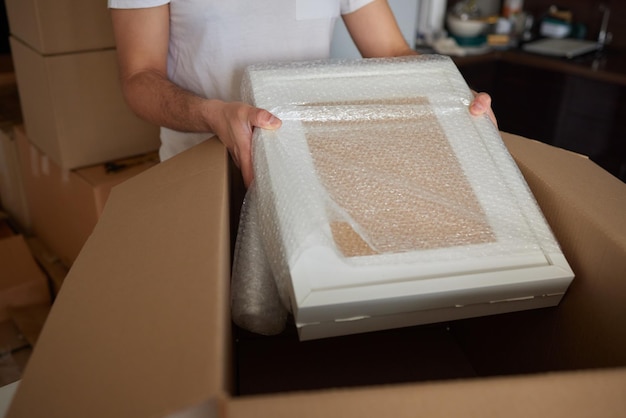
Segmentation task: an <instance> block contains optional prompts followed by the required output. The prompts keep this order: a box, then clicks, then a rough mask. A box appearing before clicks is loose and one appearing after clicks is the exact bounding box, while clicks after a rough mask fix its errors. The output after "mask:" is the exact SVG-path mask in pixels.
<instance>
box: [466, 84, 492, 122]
mask: <svg viewBox="0 0 626 418" xmlns="http://www.w3.org/2000/svg"><path fill="white" fill-rule="evenodd" d="M472 93H474V100H473V101H472V103H471V104H470V108H469V110H470V113H471V114H472V115H474V116H480V115H482V114H485V113H486V114H487V116H489V119H491V122H493V124H494V125H495V126H496V128H497V127H498V121H497V119H496V116H495V115H494V113H493V109H491V96H490V95H489V94H487V93H476V92H475V91H472Z"/></svg>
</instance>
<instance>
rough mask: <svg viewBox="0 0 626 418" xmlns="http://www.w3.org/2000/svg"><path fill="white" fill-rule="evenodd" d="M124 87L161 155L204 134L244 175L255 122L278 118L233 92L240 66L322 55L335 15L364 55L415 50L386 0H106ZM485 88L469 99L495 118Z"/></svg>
mask: <svg viewBox="0 0 626 418" xmlns="http://www.w3.org/2000/svg"><path fill="white" fill-rule="evenodd" d="M108 1H109V7H110V8H111V17H112V21H113V28H114V32H115V39H116V44H117V52H118V59H119V65H120V76H121V83H122V90H123V92H124V96H125V98H126V100H127V102H128V104H129V106H130V107H131V108H132V110H133V111H134V112H135V113H136V114H137V115H139V116H140V117H142V118H144V119H146V120H148V121H150V122H152V123H154V124H157V125H159V126H161V127H162V128H161V142H162V146H161V149H160V156H161V159H162V160H165V159H167V158H169V157H171V156H173V155H175V154H177V153H179V152H181V151H183V150H185V149H187V148H189V147H191V146H193V145H195V144H197V143H199V142H201V141H203V140H205V139H207V138H208V137H210V136H212V135H216V136H217V137H218V138H219V139H220V140H221V141H222V143H223V144H224V145H225V146H226V147H227V148H228V151H229V152H230V154H231V156H232V157H233V160H234V161H235V163H236V164H237V165H238V166H239V167H240V169H241V172H242V176H243V179H244V182H245V184H246V186H247V185H249V184H250V182H251V181H252V178H253V172H252V161H251V140H252V131H253V129H254V128H263V129H277V128H279V127H280V125H281V121H280V120H279V119H278V118H277V117H275V116H274V115H272V114H271V113H270V112H268V111H266V110H264V109H258V108H255V107H252V106H249V105H247V104H245V103H242V102H241V101H239V83H240V80H241V77H242V74H243V71H244V69H245V67H246V66H247V65H249V64H253V63H259V62H268V61H294V60H309V59H321V58H327V57H328V55H329V51H330V41H331V37H332V30H333V27H334V23H335V19H336V18H338V17H339V16H340V15H341V17H342V18H343V20H344V22H345V24H346V27H347V28H348V31H349V32H350V35H351V36H352V38H353V40H354V42H355V44H356V45H357V47H358V49H359V51H360V52H361V54H362V56H363V57H367V58H369V57H394V56H401V55H413V54H415V51H413V50H412V49H411V48H410V47H409V45H408V44H407V43H406V41H405V40H404V38H403V36H402V33H401V32H400V30H399V28H398V26H397V23H396V21H395V18H394V16H393V13H392V11H391V9H390V8H389V5H388V4H387V1H386V0H108ZM490 105H491V98H490V97H489V95H487V94H485V93H481V94H477V95H476V97H475V100H474V102H473V103H472V104H471V105H470V112H472V113H473V114H476V115H480V114H483V113H487V114H488V115H489V116H490V117H491V119H492V120H493V121H494V123H495V118H494V117H493V112H492V111H491V107H490Z"/></svg>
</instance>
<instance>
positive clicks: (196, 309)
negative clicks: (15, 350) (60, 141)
mask: <svg viewBox="0 0 626 418" xmlns="http://www.w3.org/2000/svg"><path fill="white" fill-rule="evenodd" d="M503 137H504V139H505V141H506V143H507V146H508V147H509V149H510V150H511V152H512V154H513V155H514V157H515V158H516V161H517V162H518V165H519V166H520V167H521V168H522V171H523V173H524V175H525V177H526V178H527V180H528V181H529V185H530V186H531V188H532V190H533V192H534V193H535V195H536V196H537V198H538V200H539V203H540V204H541V205H542V208H543V210H544V212H545V213H546V217H547V218H548V220H549V221H550V223H551V225H552V227H553V228H554V229H555V234H556V235H557V238H558V239H559V240H560V241H561V243H562V245H563V247H564V250H565V254H566V256H567V257H568V258H571V257H574V258H575V259H570V260H569V261H570V262H571V263H572V265H573V268H574V271H575V273H576V274H577V278H576V279H575V280H574V284H573V285H574V286H575V285H576V282H577V280H579V281H580V280H582V281H584V280H585V279H587V281H590V280H591V278H593V277H596V276H597V278H598V280H599V281H602V282H603V283H602V286H603V287H606V286H607V285H608V286H613V287H612V289H611V291H612V292H614V293H615V294H616V295H617V296H615V297H614V300H610V301H609V303H611V304H612V305H611V306H610V307H602V306H601V307H599V308H598V309H599V310H598V311H597V312H599V313H600V314H602V315H606V318H607V319H606V320H607V321H610V324H612V327H607V326H605V325H606V322H605V320H604V319H603V318H598V317H595V319H594V320H595V321H596V322H597V323H598V326H600V327H601V328H603V330H604V331H603V333H600V334H598V335H599V336H601V337H604V339H603V340H594V341H587V342H585V341H579V340H575V341H574V343H576V344H578V346H577V347H575V350H574V351H585V350H583V349H582V348H581V347H580V345H584V344H585V343H586V344H587V345H589V346H592V345H593V346H597V347H598V348H597V349H596V351H595V352H594V354H596V355H597V354H598V353H602V348H603V347H604V348H606V350H609V352H610V353H614V354H611V356H609V362H608V363H607V364H602V365H603V366H612V367H613V368H611V369H600V370H587V371H563V372H558V373H542V374H535V375H524V376H514V377H503V378H477V379H468V380H458V381H457V380H455V381H445V382H440V383H414V384H402V385H391V386H384V387H368V388H353V389H327V390H323V391H310V392H302V393H290V394H273V395H263V396H242V397H235V396H232V395H231V393H233V387H234V385H233V373H232V370H231V368H232V364H233V359H232V358H231V356H232V355H231V351H232V350H231V347H230V344H231V322H230V316H229V292H228V282H229V265H230V258H229V254H230V253H229V250H230V241H229V219H228V217H229V215H228V213H229V208H228V201H229V198H228V157H227V153H226V151H225V150H224V148H223V147H222V146H221V145H220V144H219V143H218V142H217V141H215V140H209V141H207V142H205V143H202V144H200V145H198V146H197V147H195V148H193V149H191V150H189V151H187V152H185V153H183V154H180V155H179V156H177V157H175V158H173V159H171V160H168V161H166V162H164V163H162V164H159V165H157V166H155V167H153V168H151V169H149V170H148V171H146V172H144V173H142V174H140V175H138V176H137V177H135V178H133V179H131V180H129V181H127V182H125V183H123V184H122V185H119V186H117V187H115V188H114V189H113V192H112V194H111V196H110V198H109V200H108V202H107V205H106V207H105V210H104V213H103V215H102V217H101V218H100V221H99V223H98V225H97V226H96V228H95V230H94V232H93V234H92V236H91V237H90V239H89V240H88V242H87V243H86V245H85V247H84V248H83V250H82V252H81V254H80V255H79V257H78V259H77V260H76V262H75V263H74V265H73V267H72V269H71V271H70V273H69V275H68V277H67V279H66V281H65V283H64V285H63V287H62V289H61V292H60V294H59V296H58V298H57V300H56V302H55V304H54V306H53V309H52V311H51V313H50V316H49V318H48V321H47V323H46V325H45V327H44V329H43V331H42V333H41V335H40V337H39V340H38V343H37V346H36V348H35V351H34V353H33V356H32V357H31V360H30V362H29V364H28V367H27V369H26V372H25V375H24V377H23V380H22V382H21V384H20V387H19V389H18V391H17V393H16V396H15V398H14V401H13V404H12V405H11V408H10V410H9V414H8V416H9V417H29V418H31V417H38V416H41V417H64V418H67V417H116V418H123V417H134V418H135V417H167V416H170V415H171V414H176V413H178V412H180V411H185V410H186V411H188V412H189V414H193V413H194V412H195V413H198V414H200V415H185V416H213V417H218V416H219V417H226V416H228V417H244V416H272V417H279V416H303V417H305V416H347V415H352V414H354V415H357V414H358V415H360V416H387V415H393V416H397V417H402V416H414V414H415V413H417V411H419V412H420V413H423V414H424V415H428V416H451V414H453V413H454V414H456V415H461V416H484V415H488V414H490V415H503V414H504V413H506V414H507V415H508V416H528V415H530V414H541V415H543V416H547V415H550V416H569V417H571V416H590V415H592V414H593V415H594V416H609V415H611V414H614V415H615V414H620V413H622V412H623V411H624V410H626V396H625V395H626V391H625V390H626V389H625V388H626V369H624V368H617V367H616V366H624V365H626V357H625V356H626V354H624V353H626V337H625V336H624V331H623V330H622V329H623V327H621V326H620V324H624V323H626V312H625V310H624V309H623V307H622V306H623V304H621V303H618V301H616V300H615V298H617V299H621V300H622V301H623V298H624V297H626V283H625V281H624V280H621V281H618V279H616V278H618V277H621V278H622V279H623V276H624V274H623V272H625V271H626V264H625V263H626V261H625V260H626V224H625V222H626V221H625V220H624V217H623V210H622V209H623V208H624V207H626V185H624V184H622V183H621V182H619V181H617V180H615V179H613V178H612V177H611V176H610V175H609V174H607V173H606V172H604V171H602V170H601V169H600V168H598V167H597V166H596V165H595V164H593V163H592V162H590V161H589V160H587V159H585V158H583V157H580V156H578V155H575V154H571V153H568V152H565V151H562V150H559V149H556V148H553V147H550V146H547V145H544V144H541V143H537V142H534V141H529V140H526V139H523V138H520V137H515V136H512V135H508V134H504V135H503ZM561 219H562V221H561ZM559 222H563V224H561V223H559ZM581 228H582V230H581ZM568 231H571V232H568ZM581 233H589V234H591V235H590V236H591V238H590V241H588V239H587V236H585V238H584V239H583V238H582V236H581V235H580V234H581ZM568 234H569V235H568ZM564 239H565V240H568V241H569V242H565V243H564V242H563V240H564ZM586 242H588V244H589V246H601V247H602V248H599V249H598V250H597V251H596V250H595V249H594V248H588V247H587V245H586ZM594 252H596V253H597V252H601V253H602V254H600V255H599V257H601V258H600V259H597V258H596V259H594V258H586V257H597V256H598V255H597V254H596V255H593V254H592V255H589V256H586V255H585V254H587V253H594ZM620 253H621V254H620ZM602 257H605V258H604V261H605V264H606V266H599V265H595V263H597V261H598V260H602ZM589 263H594V264H592V265H590V264H589ZM596 268H597V269H598V270H597V271H596V272H592V273H589V271H590V270H592V269H596ZM620 272H621V273H620ZM585 275H586V276H585ZM605 276H606V277H607V278H606V279H605ZM600 279H601V280H600ZM605 281H606V283H604V282H605ZM582 288H583V289H589V288H591V289H592V290H593V289H594V286H587V287H585V286H583V287H582ZM599 294H601V295H602V294H603V292H599ZM568 296H569V295H566V298H565V299H564V301H563V303H562V306H563V305H564V303H565V302H567V298H568ZM589 296H590V297H591V300H592V301H594V303H595V305H598V304H599V305H603V303H602V301H598V300H594V299H593V296H594V295H593V294H590V295H589ZM577 297H578V299H576V300H575V301H578V300H579V299H580V297H579V296H577ZM572 303H573V302H572ZM570 305H571V303H570ZM595 305H594V306H595ZM562 306H559V307H557V308H555V309H556V310H559V309H561V308H562ZM584 308H585V310H586V312H585V313H586V314H588V315H594V311H593V307H589V306H585V307H584ZM568 312H569V311H568ZM585 313H581V314H580V315H578V317H577V316H573V317H572V318H571V319H572V320H573V321H575V320H577V319H579V318H581V317H583V316H584V314H585ZM589 320H591V318H589ZM573 327H575V324H572V325H570V328H573ZM557 334H558V333H557ZM512 335H514V332H512ZM558 335H560V336H562V337H563V338H572V339H576V338H578V334H568V333H567V332H564V333H561V334H558ZM607 338H608V339H607ZM570 342H571V341H570ZM554 343H555V342H554V341H551V342H548V344H554ZM567 343H568V341H564V342H563V344H567ZM610 344H614V347H611V348H609V347H608V345H610ZM545 350H546V351H550V350H551V347H545ZM520 355H522V356H523V355H524V354H523V353H521V354H520ZM575 360H576V358H574V359H573V360H572V363H571V364H570V367H569V368H570V369H572V370H574V369H576V368H577V364H579V363H576V362H575ZM303 361H305V360H303ZM580 364H582V365H583V366H585V365H586V364H588V363H585V362H581V363H580ZM565 368H566V367H560V366H559V367H558V369H565ZM268 379H271V376H268ZM196 406H197V407H196ZM189 408H191V409H189ZM176 416H183V414H182V413H181V414H178V415H176Z"/></svg>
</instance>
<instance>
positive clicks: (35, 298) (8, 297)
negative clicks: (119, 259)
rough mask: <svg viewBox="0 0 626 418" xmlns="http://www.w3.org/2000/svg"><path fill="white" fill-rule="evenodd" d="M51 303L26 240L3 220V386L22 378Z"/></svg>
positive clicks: (0, 309)
mask: <svg viewBox="0 0 626 418" xmlns="http://www.w3.org/2000/svg"><path fill="white" fill-rule="evenodd" d="M50 301H51V294H50V289H49V286H48V280H47V278H46V275H45V274H44V273H43V271H42V270H41V269H40V268H39V266H38V265H37V263H36V262H35V259H34V258H33V256H32V255H31V252H30V251H29V248H28V245H27V243H26V240H25V238H24V237H23V236H22V235H19V234H15V232H14V231H13V229H12V228H11V227H10V226H9V224H8V223H7V222H6V219H4V220H3V219H0V386H3V385H6V384H9V383H11V382H14V381H16V380H18V379H20V378H21V374H22V372H23V370H24V367H25V366H26V363H27V362H28V359H29V358H30V354H31V352H32V347H33V346H34V345H35V342H36V340H37V338H38V336H39V332H40V331H41V328H42V327H43V324H44V322H45V320H46V318H47V315H48V311H49V309H50Z"/></svg>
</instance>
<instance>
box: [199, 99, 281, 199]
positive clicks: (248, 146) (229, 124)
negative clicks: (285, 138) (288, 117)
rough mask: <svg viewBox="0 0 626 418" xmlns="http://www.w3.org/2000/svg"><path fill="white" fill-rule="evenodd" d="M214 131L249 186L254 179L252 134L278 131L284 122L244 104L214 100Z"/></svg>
mask: <svg viewBox="0 0 626 418" xmlns="http://www.w3.org/2000/svg"><path fill="white" fill-rule="evenodd" d="M213 106H217V108H213V109H212V110H210V112H215V113H212V114H211V116H210V117H209V118H210V119H211V120H212V121H214V122H213V123H212V127H213V132H214V133H215V134H216V135H217V137H218V138H219V139H220V141H222V143H223V144H224V145H225V146H226V148H227V149H228V152H230V155H231V156H232V158H233V160H234V162H235V164H236V165H237V167H239V169H240V170H241V175H242V176H243V181H244V184H245V186H246V187H248V186H250V184H251V183H252V179H253V178H254V171H253V168H252V133H253V131H254V129H255V128H262V129H278V128H280V126H281V124H282V122H281V120H280V119H278V118H277V117H276V116H274V115H272V114H271V113H270V112H268V111H267V110H264V109H259V108H257V107H253V106H250V105H248V104H245V103H242V102H218V101H213Z"/></svg>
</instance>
